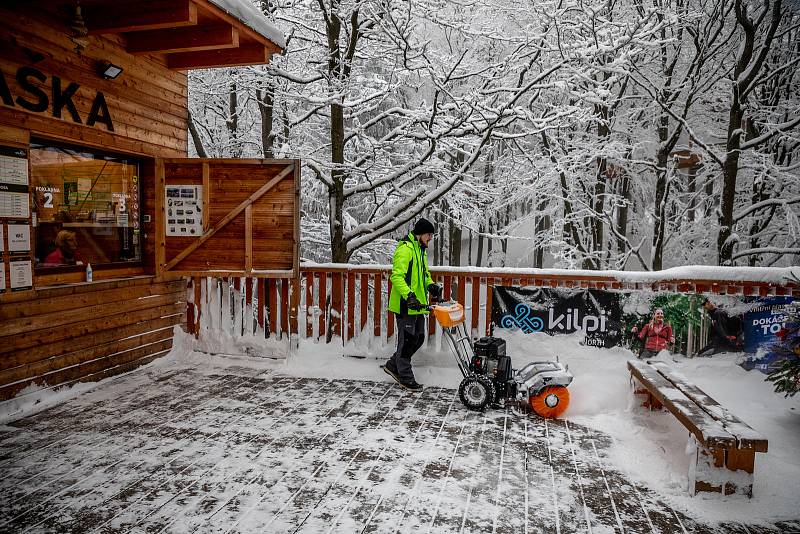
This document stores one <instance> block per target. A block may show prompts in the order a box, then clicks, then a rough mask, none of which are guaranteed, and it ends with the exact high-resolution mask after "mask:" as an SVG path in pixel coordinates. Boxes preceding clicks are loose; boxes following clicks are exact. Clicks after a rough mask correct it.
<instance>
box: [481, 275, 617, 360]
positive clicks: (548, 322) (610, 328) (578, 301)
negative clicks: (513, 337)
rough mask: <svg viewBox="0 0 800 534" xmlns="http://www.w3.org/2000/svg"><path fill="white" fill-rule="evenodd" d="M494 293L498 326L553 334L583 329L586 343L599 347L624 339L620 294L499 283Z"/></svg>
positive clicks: (495, 319) (612, 344) (493, 305)
mask: <svg viewBox="0 0 800 534" xmlns="http://www.w3.org/2000/svg"><path fill="white" fill-rule="evenodd" d="M492 296H493V298H492V322H493V323H494V325H495V327H499V328H506V329H511V330H515V329H519V330H522V331H523V332H525V333H527V334H530V333H532V332H545V333H547V334H551V335H553V334H569V333H572V332H575V331H576V330H579V329H580V330H583V332H584V333H585V335H586V339H585V342H586V344H587V345H591V346H595V347H606V348H608V347H613V346H615V345H617V344H619V343H620V342H621V341H622V339H623V329H622V325H621V320H622V306H621V303H620V294H619V293H612V292H609V291H600V290H594V289H549V288H519V287H503V286H495V288H494V292H493V295H492Z"/></svg>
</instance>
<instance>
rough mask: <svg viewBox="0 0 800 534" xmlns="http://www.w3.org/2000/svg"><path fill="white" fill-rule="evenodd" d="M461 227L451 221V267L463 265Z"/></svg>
mask: <svg viewBox="0 0 800 534" xmlns="http://www.w3.org/2000/svg"><path fill="white" fill-rule="evenodd" d="M461 236H462V231H461V227H460V226H458V225H456V224H455V223H454V222H453V220H452V219H450V265H452V266H459V265H461Z"/></svg>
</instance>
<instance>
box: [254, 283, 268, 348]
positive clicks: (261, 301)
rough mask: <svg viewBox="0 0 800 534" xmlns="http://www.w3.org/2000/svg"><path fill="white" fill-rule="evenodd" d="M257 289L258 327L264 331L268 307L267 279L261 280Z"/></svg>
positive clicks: (257, 284)
mask: <svg viewBox="0 0 800 534" xmlns="http://www.w3.org/2000/svg"><path fill="white" fill-rule="evenodd" d="M256 287H257V290H258V313H257V314H256V317H257V318H258V327H259V328H261V329H262V330H263V329H264V309H265V308H266V307H267V279H266V278H259V279H258V281H257V282H256ZM265 336H266V334H265Z"/></svg>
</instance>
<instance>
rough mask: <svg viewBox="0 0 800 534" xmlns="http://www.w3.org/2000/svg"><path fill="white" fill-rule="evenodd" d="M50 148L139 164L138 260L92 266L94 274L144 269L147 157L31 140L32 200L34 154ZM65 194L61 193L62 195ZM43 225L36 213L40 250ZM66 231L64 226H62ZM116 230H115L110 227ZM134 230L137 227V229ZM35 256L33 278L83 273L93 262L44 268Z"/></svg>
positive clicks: (32, 138)
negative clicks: (144, 172) (40, 235)
mask: <svg viewBox="0 0 800 534" xmlns="http://www.w3.org/2000/svg"><path fill="white" fill-rule="evenodd" d="M49 148H55V149H58V150H62V151H74V152H76V153H77V154H80V155H86V154H88V155H91V156H92V157H93V159H100V160H109V161H113V162H120V161H121V160H126V162H127V164H129V165H136V175H137V176H138V181H137V184H136V187H137V188H138V197H139V208H138V215H139V216H138V222H139V242H138V244H137V245H136V246H137V247H138V250H137V252H138V255H139V257H138V259H136V260H131V261H112V262H106V263H97V264H94V263H92V270H93V271H105V270H115V269H141V268H144V266H145V249H146V247H145V242H144V241H145V232H144V223H143V220H144V213H145V210H144V202H143V201H144V180H143V179H142V172H143V171H144V169H145V167H146V160H147V158H146V157H143V156H141V155H138V154H129V153H125V152H114V151H109V150H104V149H98V148H95V147H92V146H84V145H79V144H75V143H70V142H63V141H59V140H53V139H47V138H45V137H31V139H30V142H29V145H28V165H29V170H28V172H29V175H30V177H31V178H30V187H31V197H33V195H34V194H35V188H36V184H34V182H33V180H34V163H33V152H34V151H35V150H47V149H49ZM63 193H64V192H63V191H62V194H63ZM40 225H41V222H40V220H39V219H38V213H37V221H36V226H34V227H33V228H32V231H33V234H34V236H35V240H36V242H35V247H38V240H39V228H40ZM62 228H63V227H62ZM111 228H113V227H111ZM134 228H135V227H134ZM42 259H43V258H42ZM35 260H36V255H35V252H34V275H36V276H40V275H43V276H46V275H51V274H53V275H56V274H65V273H76V272H83V271H85V270H86V265H87V264H88V263H91V262H89V261H87V262H86V263H84V264H83V265H45V264H43V263H37V262H36V261H35Z"/></svg>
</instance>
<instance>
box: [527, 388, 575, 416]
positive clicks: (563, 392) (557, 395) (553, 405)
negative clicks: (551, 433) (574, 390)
mask: <svg viewBox="0 0 800 534" xmlns="http://www.w3.org/2000/svg"><path fill="white" fill-rule="evenodd" d="M530 399H531V408H532V409H533V411H534V412H536V413H537V414H539V415H540V416H542V417H544V418H545V419H553V418H556V417H558V416H560V415H561V414H562V413H564V411H565V410H566V409H567V406H569V390H568V389H567V388H566V387H564V386H550V387H546V388H544V389H543V390H542V391H540V392H539V393H538V394H536V395H533V396H532V397H531V398H530Z"/></svg>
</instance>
